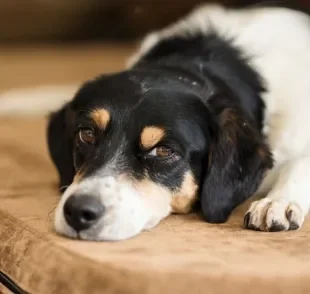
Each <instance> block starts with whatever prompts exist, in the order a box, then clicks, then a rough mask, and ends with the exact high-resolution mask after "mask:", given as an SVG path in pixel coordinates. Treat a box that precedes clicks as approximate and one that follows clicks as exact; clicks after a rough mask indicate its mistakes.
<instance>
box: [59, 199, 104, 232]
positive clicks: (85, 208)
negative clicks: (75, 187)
mask: <svg viewBox="0 0 310 294" xmlns="http://www.w3.org/2000/svg"><path fill="white" fill-rule="evenodd" d="M103 213H104V206H103V205H102V204H101V202H100V201H99V199H97V198H95V197H94V196H88V195H72V196H70V197H69V198H68V199H67V201H66V202H65V205H64V216H65V219H66V221H67V223H68V225H69V226H71V227H72V228H73V229H75V230H76V231H82V230H86V229H88V228H90V227H91V226H92V225H94V224H95V223H96V222H97V221H98V220H99V219H100V217H101V216H102V215H103Z"/></svg>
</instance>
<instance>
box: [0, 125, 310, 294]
mask: <svg viewBox="0 0 310 294" xmlns="http://www.w3.org/2000/svg"><path fill="white" fill-rule="evenodd" d="M44 131H45V120H44V119H30V120H10V119H1V120H0V134H1V144H0V158H1V159H0V173H1V175H0V207H1V208H0V270H2V271H4V272H5V273H7V274H8V275H10V276H11V277H12V278H13V279H14V280H15V281H16V282H17V283H18V284H19V285H20V286H23V287H24V288H25V289H27V290H28V291H29V292H31V293H57V294H61V293H64V294H65V293H66V294H67V293H72V294H74V293H176V294H182V293H186V294H188V293H208V294H212V293H240V294H241V293H247V294H248V293H310V283H309V280H310V272H309V269H310V250H309V248H310V247H309V241H310V237H309V232H310V222H309V221H307V222H306V224H305V226H304V227H303V228H302V229H301V230H300V231H297V232H287V233H260V232H252V231H246V230H243V228H242V218H243V213H242V212H241V211H242V209H241V211H239V212H237V213H235V215H234V216H233V217H232V218H231V220H230V221H229V223H227V224H223V225H210V224H207V223H205V222H203V221H202V220H200V219H199V218H198V217H197V216H195V215H189V216H171V217H169V218H168V219H166V220H164V221H162V223H161V224H160V225H159V226H158V227H156V228H155V229H153V230H151V231H149V232H144V233H142V234H141V235H140V236H138V237H135V238H133V239H131V240H127V241H123V242H117V243H91V242H82V241H75V240H69V239H65V238H62V237H59V236H57V235H55V234H54V233H53V231H52V226H51V218H52V212H53V209H54V208H55V205H56V203H57V201H58V199H59V196H58V193H57V189H56V183H57V179H56V173H55V170H54V168H53V166H52V165H51V162H50V160H49V158H48V154H47V150H46V146H45V134H44Z"/></svg>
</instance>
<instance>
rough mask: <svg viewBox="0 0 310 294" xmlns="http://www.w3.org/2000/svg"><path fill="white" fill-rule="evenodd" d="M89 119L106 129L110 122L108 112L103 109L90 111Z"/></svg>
mask: <svg viewBox="0 0 310 294" xmlns="http://www.w3.org/2000/svg"><path fill="white" fill-rule="evenodd" d="M90 117H91V119H92V120H93V121H94V123H95V124H96V125H97V126H98V127H99V128H101V129H103V130H104V129H106V128H107V126H108V124H109V122H110V113H109V112H108V111H107V110H106V109H104V108H100V109H95V110H93V111H92V112H91V113H90Z"/></svg>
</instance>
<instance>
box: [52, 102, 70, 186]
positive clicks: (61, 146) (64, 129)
mask: <svg viewBox="0 0 310 294" xmlns="http://www.w3.org/2000/svg"><path fill="white" fill-rule="evenodd" d="M69 112H70V111H69V107H68V105H65V106H63V107H62V108H61V109H60V110H59V111H57V112H55V113H53V114H52V115H51V116H50V119H49V123H48V127H47V142H48V149H49V152H50V156H51V158H52V160H53V162H54V164H55V166H56V168H57V171H58V174H59V188H60V191H61V192H62V191H64V190H65V189H66V188H67V186H68V185H70V184H71V183H72V181H73V177H74V174H75V171H74V165H73V139H72V135H71V132H70V128H71V126H70V123H69V122H70V113H69Z"/></svg>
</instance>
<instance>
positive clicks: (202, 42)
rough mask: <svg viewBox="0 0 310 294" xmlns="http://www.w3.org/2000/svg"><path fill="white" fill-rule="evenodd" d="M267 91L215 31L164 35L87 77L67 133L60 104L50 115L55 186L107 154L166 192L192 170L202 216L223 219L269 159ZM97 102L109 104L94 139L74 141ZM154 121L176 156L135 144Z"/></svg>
mask: <svg viewBox="0 0 310 294" xmlns="http://www.w3.org/2000/svg"><path fill="white" fill-rule="evenodd" d="M263 91H264V85H263V82H262V81H261V78H260V76H259V75H258V73H257V72H255V71H254V70H253V69H252V68H251V67H250V65H248V60H247V58H246V57H245V56H242V53H241V51H240V50H239V49H238V48H235V47H234V46H232V44H231V41H230V40H224V39H223V38H221V37H219V36H217V35H216V34H215V33H212V34H209V35H207V36H204V35H202V34H197V35H196V36H192V37H187V38H185V37H184V38H182V37H173V38H169V39H167V40H163V41H162V42H160V43H159V44H158V45H157V46H155V47H154V48H153V49H152V50H151V51H150V52H149V53H147V54H146V55H145V56H144V57H143V58H142V59H141V60H140V62H139V63H138V64H137V65H136V66H134V67H133V68H132V69H131V70H128V71H125V72H121V73H118V74H113V75H109V76H103V77H99V78H98V79H96V80H94V81H92V82H89V83H87V84H85V85H84V87H83V88H82V89H81V90H80V91H79V93H77V95H76V96H75V98H74V100H73V102H71V104H70V105H69V106H68V107H69V108H70V111H71V112H72V113H74V114H75V119H74V122H73V123H72V124H73V126H74V127H73V128H72V130H71V133H70V134H69V133H68V127H67V125H66V121H65V118H66V116H65V114H64V113H65V111H66V110H65V108H64V109H62V110H61V111H60V112H59V113H56V114H55V115H54V116H53V117H52V119H51V123H50V126H49V130H48V132H49V145H50V152H51V154H52V158H53V160H54V162H55V164H56V166H57V168H58V170H59V174H60V178H61V185H62V186H63V185H67V184H69V183H70V181H72V179H73V176H74V173H75V172H76V171H81V170H82V171H83V176H84V177H87V176H89V175H90V174H92V173H94V172H95V171H96V170H98V168H103V167H104V166H107V165H109V163H111V161H112V160H114V162H113V168H114V170H113V172H115V173H118V174H121V173H126V174H128V175H130V177H131V178H133V179H134V180H135V181H139V180H141V179H143V177H144V176H145V174H147V175H148V176H149V178H150V179H151V180H152V181H153V182H155V183H157V184H159V185H161V186H164V187H167V188H168V189H169V190H171V191H176V190H178V189H179V188H180V186H181V185H182V181H183V178H184V175H185V173H186V172H188V171H191V172H192V173H193V175H194V177H195V180H196V182H197V183H199V184H200V202H201V208H202V211H203V214H204V217H205V219H206V220H207V221H209V222H224V221H226V220H227V218H228V216H229V215H230V213H231V211H232V210H233V209H234V208H235V207H236V206H237V205H238V204H240V203H241V202H243V201H244V200H245V199H247V198H249V197H250V196H251V195H252V194H253V193H254V192H255V190H256V189H257V187H258V185H259V184H260V183H261V181H262V178H263V175H264V173H265V172H266V170H267V169H269V168H271V167H272V158H271V154H270V152H269V149H268V146H266V144H265V143H264V138H263V136H262V134H261V129H262V122H263V113H264V103H263V101H262V99H261V94H262V93H263ZM100 107H104V108H105V109H107V110H108V111H109V112H110V113H111V122H110V123H109V126H108V128H107V130H105V131H104V132H102V130H98V129H94V132H95V134H96V144H95V145H92V146H87V147H86V146H85V145H83V144H77V143H76V141H75V139H74V138H75V136H76V132H73V129H76V130H78V129H79V128H80V127H81V126H82V127H85V126H86V127H91V128H94V127H93V126H92V125H90V122H89V117H88V114H89V111H90V110H92V109H95V108H100ZM152 125H155V126H161V127H163V128H164V129H165V131H166V135H165V137H164V139H163V140H162V142H160V145H164V146H168V147H169V148H171V149H172V150H173V151H174V153H173V156H172V157H169V158H168V159H158V158H150V157H149V156H148V152H149V151H150V150H143V148H141V146H140V145H139V135H140V133H141V131H142V129H143V128H144V127H145V126H152ZM115 154H118V157H117V159H115ZM73 162H74V163H75V170H74V169H73V166H74V165H73Z"/></svg>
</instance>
